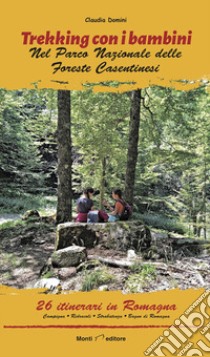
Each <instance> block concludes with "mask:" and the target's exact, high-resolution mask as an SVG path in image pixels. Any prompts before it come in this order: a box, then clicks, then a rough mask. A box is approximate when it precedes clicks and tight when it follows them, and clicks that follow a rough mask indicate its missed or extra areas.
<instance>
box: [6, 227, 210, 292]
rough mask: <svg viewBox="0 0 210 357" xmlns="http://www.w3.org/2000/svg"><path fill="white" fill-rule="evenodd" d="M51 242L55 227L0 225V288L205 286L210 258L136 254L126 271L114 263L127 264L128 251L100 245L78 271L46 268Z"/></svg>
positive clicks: (208, 283) (209, 278)
mask: <svg viewBox="0 0 210 357" xmlns="http://www.w3.org/2000/svg"><path fill="white" fill-rule="evenodd" d="M55 239H56V228H55V226H54V225H53V224H46V223H42V222H20V221H18V222H17V224H16V225H15V226H8V227H5V226H4V225H3V226H2V227H1V226H0V285H7V286H12V287H16V288H34V287H35V284H36V286H37V283H38V284H39V283H40V282H41V281H45V282H46V279H47V280H49V282H52V286H51V288H52V289H53V288H56V286H57V285H58V282H59V286H60V287H61V289H62V291H63V292H64V293H65V292H67V291H70V290H75V291H86V290H92V289H99V290H122V291H123V292H124V293H129V292H131V293H135V292H147V291H156V290H168V289H175V288H180V289H187V288H191V287H192V288H200V287H204V288H206V289H208V288H210V274H209V270H210V257H209V255H207V254H206V255H205V253H204V254H203V255H202V256H196V257H182V258H180V259H178V260H174V261H166V260H165V259H162V260H158V261H154V260H153V261H149V260H147V261H143V260H141V257H140V256H139V255H137V258H138V259H137V260H138V263H137V260H136V261H133V264H132V265H129V264H128V267H120V266H117V264H118V263H117V262H120V261H121V262H122V261H125V262H126V261H127V262H129V259H130V258H129V257H128V255H127V252H122V251H115V250H112V249H105V248H103V247H102V246H100V245H99V246H96V247H95V248H93V249H88V256H89V257H93V259H92V260H91V259H90V260H88V261H87V262H86V263H85V264H83V265H82V266H80V267H79V268H77V269H76V268H72V267H71V268H60V269H58V268H56V269H55V268H54V269H51V270H47V268H46V267H47V266H46V262H47V261H48V258H49V257H50V256H51V254H52V252H53V251H54V247H55ZM134 254H135V253H134ZM94 257H100V258H102V260H103V259H107V258H108V260H109V261H111V262H113V261H114V262H116V263H117V264H116V267H114V266H113V264H108V265H105V264H104V263H100V262H99V261H97V259H96V258H94ZM41 272H42V274H41ZM43 278H44V279H43ZM53 278H56V279H53ZM53 284H55V286H53ZM56 284H57V285H56ZM50 285H51V283H50ZM39 286H41V287H42V286H44V285H39ZM45 286H48V287H49V285H45ZM55 290H56V289H55ZM55 290H54V291H55Z"/></svg>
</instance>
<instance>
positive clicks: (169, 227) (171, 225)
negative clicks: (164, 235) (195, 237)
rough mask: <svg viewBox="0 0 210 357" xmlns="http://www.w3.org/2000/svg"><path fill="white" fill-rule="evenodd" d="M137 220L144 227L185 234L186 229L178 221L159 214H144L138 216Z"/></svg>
mask: <svg viewBox="0 0 210 357" xmlns="http://www.w3.org/2000/svg"><path fill="white" fill-rule="evenodd" d="M138 218H139V219H140V220H141V221H142V222H143V223H144V224H146V225H148V226H150V227H154V228H159V229H163V230H166V231H169V232H176V233H179V234H185V233H186V232H187V228H186V227H185V226H184V224H183V223H181V222H180V220H178V219H173V218H168V217H166V216H164V215H161V214H155V213H144V214H139V215H138Z"/></svg>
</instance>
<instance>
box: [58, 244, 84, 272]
mask: <svg viewBox="0 0 210 357" xmlns="http://www.w3.org/2000/svg"><path fill="white" fill-rule="evenodd" d="M51 258H52V265H53V266H54V267H61V268H62V267H74V266H77V265H79V264H80V263H81V262H83V261H85V260H86V258H87V252H86V248H85V247H78V246H71V247H67V248H64V249H60V250H57V251H55V252H54V253H53V254H52V257H51Z"/></svg>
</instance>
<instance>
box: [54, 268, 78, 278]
mask: <svg viewBox="0 0 210 357" xmlns="http://www.w3.org/2000/svg"><path fill="white" fill-rule="evenodd" d="M76 274H77V269H76V268H75V267H70V268H61V269H59V271H58V277H59V279H61V280H66V279H69V278H72V277H73V276H75V275H76Z"/></svg>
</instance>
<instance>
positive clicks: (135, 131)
mask: <svg viewBox="0 0 210 357" xmlns="http://www.w3.org/2000/svg"><path fill="white" fill-rule="evenodd" d="M140 104H141V90H140V89H138V90H135V91H132V93H131V109H130V127H129V139H128V153H127V167H126V175H125V200H126V201H127V202H128V203H130V204H131V205H132V204H133V196H134V185H135V172H136V164H137V158H138V141H139V126H140V110H141V108H140Z"/></svg>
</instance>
